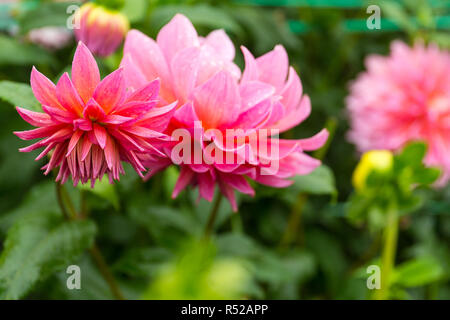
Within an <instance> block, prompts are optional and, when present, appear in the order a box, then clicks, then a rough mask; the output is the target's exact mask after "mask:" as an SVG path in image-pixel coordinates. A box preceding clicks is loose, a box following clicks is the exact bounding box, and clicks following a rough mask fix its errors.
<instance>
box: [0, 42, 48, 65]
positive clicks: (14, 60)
mask: <svg viewBox="0 0 450 320" xmlns="http://www.w3.org/2000/svg"><path fill="white" fill-rule="evenodd" d="M0 48H2V50H0V66H2V65H3V66H4V65H32V64H52V63H53V62H54V58H53V57H52V56H51V55H50V54H49V53H48V52H46V51H45V50H43V49H41V48H39V47H36V46H33V45H28V44H23V43H20V42H19V41H17V40H14V39H11V38H8V37H6V36H2V35H0Z"/></svg>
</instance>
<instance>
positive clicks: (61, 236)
mask: <svg viewBox="0 0 450 320" xmlns="http://www.w3.org/2000/svg"><path fill="white" fill-rule="evenodd" d="M95 233H96V226H95V224H94V223H93V222H92V221H89V220H84V221H70V222H65V221H63V220H62V217H61V215H60V214H58V213H52V212H48V211H44V212H38V213H35V214H30V215H27V216H25V217H23V218H22V219H20V220H18V221H17V222H16V223H15V224H14V225H13V226H12V227H11V229H10V230H9V231H8V234H7V237H6V241H5V244H4V250H3V252H2V254H1V256H0V297H2V298H3V299H20V298H21V297H23V296H25V295H26V294H27V293H29V292H30V290H31V289H32V288H33V286H34V285H35V284H36V283H37V282H39V281H43V280H45V279H46V278H47V277H48V276H50V275H51V274H53V273H54V272H56V271H59V270H62V269H63V268H65V267H66V266H68V265H70V264H72V263H75V262H76V261H77V259H78V258H79V256H80V255H81V254H82V253H83V251H84V250H85V249H87V248H89V247H90V246H91V245H92V243H93V241H94V236H95Z"/></svg>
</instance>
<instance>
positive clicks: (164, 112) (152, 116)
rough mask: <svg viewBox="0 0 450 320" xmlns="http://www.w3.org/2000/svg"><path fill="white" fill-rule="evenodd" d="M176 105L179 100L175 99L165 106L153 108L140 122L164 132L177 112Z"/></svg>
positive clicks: (142, 124) (141, 124)
mask: <svg viewBox="0 0 450 320" xmlns="http://www.w3.org/2000/svg"><path fill="white" fill-rule="evenodd" d="M176 105H177V102H176V101H175V102H174V103H172V104H170V105H168V106H165V107H159V108H153V109H152V110H150V111H149V112H147V114H146V115H145V117H144V118H142V119H140V120H139V121H138V124H139V125H140V126H143V127H146V128H150V129H152V130H155V131H159V132H163V131H164V130H166V128H167V126H168V125H169V122H170V120H171V119H172V116H173V114H174V113H175V110H176V109H175V107H176Z"/></svg>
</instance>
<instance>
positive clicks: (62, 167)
mask: <svg viewBox="0 0 450 320" xmlns="http://www.w3.org/2000/svg"><path fill="white" fill-rule="evenodd" d="M31 88H32V89H33V93H34V95H35V97H36V99H37V100H38V101H39V102H40V103H41V104H42V109H43V111H44V113H41V112H34V111H30V110H27V109H23V108H19V107H17V111H18V112H19V114H20V115H21V117H22V118H23V119H24V120H25V121H26V122H28V123H30V124H31V125H33V126H35V127H37V128H36V129H33V130H29V131H21V132H15V134H16V135H17V136H18V137H19V138H21V139H23V140H32V139H41V140H40V141H38V142H36V143H34V144H32V145H30V146H29V147H26V148H23V149H20V151H22V152H29V151H32V150H35V149H38V148H41V147H45V149H44V151H42V153H41V154H40V155H39V156H38V157H37V158H36V160H39V159H41V158H42V157H44V156H45V155H46V154H49V152H50V151H52V152H51V153H50V155H51V156H50V161H49V163H48V164H46V165H45V166H44V167H43V168H42V169H43V170H45V174H48V173H49V172H50V171H51V170H52V169H53V168H55V167H59V173H58V176H57V178H56V180H57V181H61V183H64V182H66V180H67V179H68V178H69V176H72V180H73V183H74V185H76V184H78V182H79V181H81V182H82V183H86V182H88V180H91V184H92V186H93V185H94V183H95V181H96V179H101V178H102V177H103V175H104V174H105V173H106V174H108V176H109V179H110V182H111V183H112V182H113V180H119V174H121V173H122V174H123V167H122V163H121V161H126V162H129V163H130V164H131V165H132V166H133V167H134V169H135V170H136V171H137V172H138V173H139V174H140V175H141V176H142V172H143V171H145V168H144V166H143V165H142V163H141V161H140V160H139V159H138V154H139V153H146V154H151V153H158V154H160V156H163V154H162V153H161V152H160V151H158V150H157V149H156V148H155V145H158V144H161V143H165V141H166V140H167V138H168V137H167V136H166V135H164V134H162V133H161V132H162V131H163V130H165V129H166V127H167V125H168V123H169V121H170V118H171V117H172V115H173V112H174V111H175V108H174V107H175V104H173V105H169V106H167V107H161V108H154V107H155V106H156V104H157V100H156V98H157V95H158V89H159V81H158V80H155V81H152V82H150V83H146V84H144V85H143V86H142V87H140V88H138V89H137V90H135V91H134V92H133V93H127V91H126V86H125V80H124V77H123V70H122V69H121V68H120V69H118V70H116V71H114V72H113V73H111V74H110V75H108V76H106V77H105V78H104V79H103V80H101V81H100V74H99V70H98V67H97V64H96V62H95V59H94V57H93V56H92V54H91V53H90V52H89V49H88V48H87V47H86V46H85V45H84V44H83V43H81V42H80V43H79V44H78V47H77V50H76V52H75V56H74V59H73V63H72V79H71V78H70V77H69V75H68V73H67V72H66V73H64V74H63V75H62V76H61V78H60V79H59V81H58V83H57V84H56V86H55V85H54V84H53V83H52V82H51V81H50V80H49V79H48V78H46V77H45V76H44V75H43V74H41V73H40V72H39V71H37V70H36V69H35V68H33V71H32V72H31Z"/></svg>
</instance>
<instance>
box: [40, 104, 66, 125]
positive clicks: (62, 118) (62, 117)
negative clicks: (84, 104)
mask: <svg viewBox="0 0 450 320" xmlns="http://www.w3.org/2000/svg"><path fill="white" fill-rule="evenodd" d="M42 110H44V111H45V113H47V114H48V115H49V116H50V117H51V118H52V119H53V120H56V121H59V122H64V123H71V122H72V121H73V119H74V114H73V113H72V112H69V111H66V110H64V109H59V108H52V107H48V106H44V105H43V106H42Z"/></svg>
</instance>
